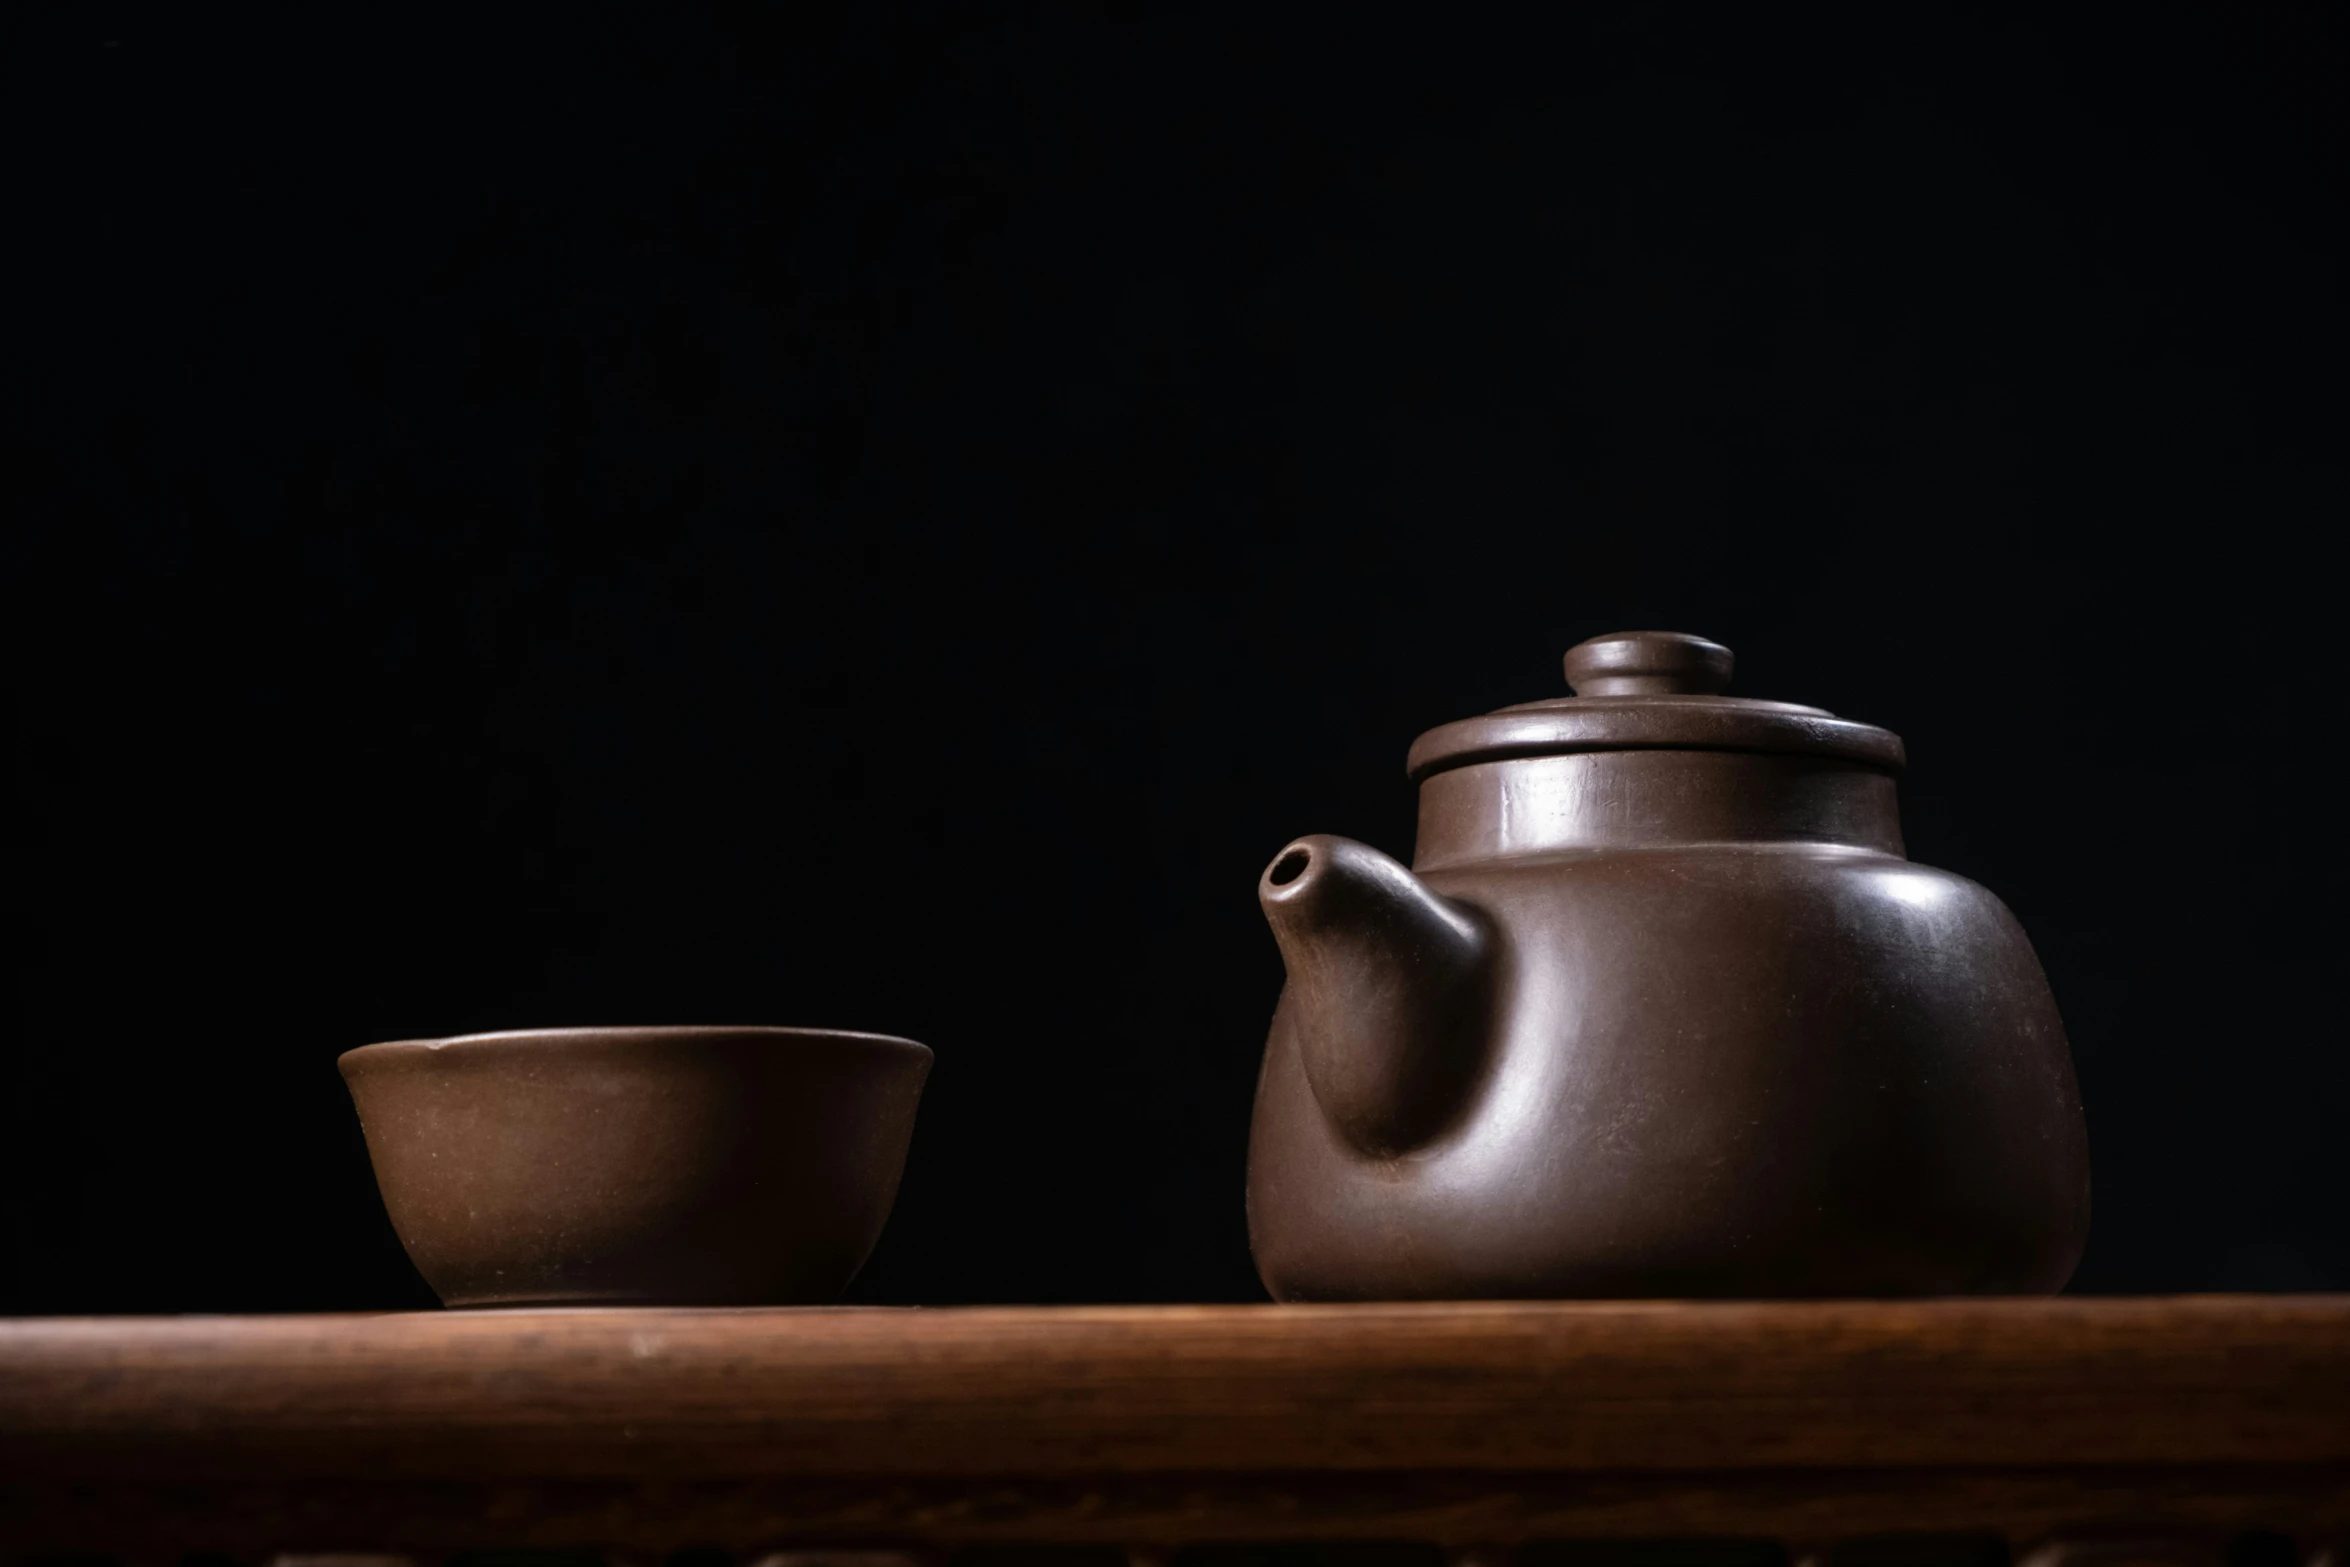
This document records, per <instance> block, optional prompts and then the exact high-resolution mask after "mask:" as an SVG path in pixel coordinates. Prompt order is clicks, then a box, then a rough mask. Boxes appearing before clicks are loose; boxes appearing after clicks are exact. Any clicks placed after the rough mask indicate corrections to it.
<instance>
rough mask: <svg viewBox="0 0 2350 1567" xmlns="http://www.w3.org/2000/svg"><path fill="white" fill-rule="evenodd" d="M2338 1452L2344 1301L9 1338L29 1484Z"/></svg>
mask: <svg viewBox="0 0 2350 1567" xmlns="http://www.w3.org/2000/svg"><path fill="white" fill-rule="evenodd" d="M2345 1464H2350V1300H2344V1299H2339V1298H2316V1297H2300V1298H2294V1297H2268V1298H2261V1297H2247V1298H2238V1299H2225V1298H2216V1297H2207V1298H2183V1299H2169V1300H2035V1301H2021V1300H2010V1301H1950V1302H1925V1303H1915V1304H1884V1303H1871V1304H1844V1303H1822V1304H1784V1303H1773V1304H1723V1305H1669V1304H1660V1305H1643V1304H1572V1305H1560V1304H1490V1305H1485V1304H1470V1305H1444V1306H1354V1307H1272V1306H1267V1307H1174V1308H1131V1309H1107V1308H1105V1309H1080V1310H994V1309H990V1310H938V1311H931V1310H899V1311H891V1310H834V1311H574V1312H512V1313H488V1312H485V1313H457V1312H451V1313H428V1314H416V1315H401V1316H374V1317H368V1316H345V1317H278V1318H268V1317H249V1318H175V1319H143V1320H122V1319H114V1320H51V1321H16V1322H10V1323H7V1324H5V1325H0V1473H5V1474H8V1475H10V1476H12V1477H15V1479H17V1480H19V1481H23V1480H30V1479H36V1478H39V1479H49V1480H58V1481H65V1480H73V1479H77V1478H79V1479H87V1480H104V1481H107V1482H110V1483H115V1482H123V1481H127V1480H132V1479H139V1478H154V1479H200V1478H204V1477H207V1476H211V1477H218V1478H222V1479H237V1480H241V1481H247V1482H252V1481H261V1480H274V1479H293V1478H304V1477H307V1478H312V1479H336V1478H364V1479H368V1480H370V1481H376V1482H380V1481H388V1480H393V1479H402V1480H412V1481H430V1480H435V1479H448V1480H462V1481H468V1482H470V1481H479V1480H487V1479H496V1478H511V1479H518V1480H530V1481H558V1480H594V1479H614V1480H625V1481H628V1482H631V1483H642V1482H649V1481H660V1480H693V1481H697V1482H700V1481H709V1480H713V1479H724V1480H740V1481H755V1480H760V1479H772V1478H781V1477H788V1478H791V1479H793V1480H796V1481H806V1480H809V1479H812V1478H821V1477H855V1478H856V1479H858V1480H859V1481H860V1482H878V1481H887V1480H904V1481H909V1482H916V1481H919V1482H925V1483H927V1482H933V1481H938V1480H942V1479H974V1478H984V1477H989V1476H1003V1477H1016V1478H1018V1479H1019V1480H1021V1481H1022V1482H1023V1483H1030V1482H1036V1481H1042V1480H1049V1479H1052V1478H1054V1477H1070V1476H1085V1477H1095V1478H1102V1477H1109V1478H1115V1477H1117V1476H1122V1475H1124V1476H1186V1475H1189V1476H1216V1475H1245V1474H1251V1473H1258V1474H1262V1473H1288V1474H1309V1475H1310V1474H1341V1475H1342V1474H1364V1473H1380V1472H1410V1471H1427V1472H1439V1471H1440V1472H1446V1473H1452V1474H1474V1473H1480V1472H1483V1473H1545V1474H1553V1475H1574V1474H1593V1475H1598V1474H1606V1475H1613V1476H1637V1475H1639V1474H1642V1473H1672V1472H1679V1473H1684V1474H1686V1473H1689V1472H1694V1471H1703V1472H1707V1473H1710V1474H1715V1475H1725V1474H1735V1473H1739V1472H1750V1471H1772V1472H1801V1471H1806V1470H1839V1471H1886V1470H1903V1469H1920V1470H1924V1469H1968V1470H2004V1471H2024V1470H2034V1469H2055V1470H2077V1469H2080V1468H2083V1467H2096V1466H2123V1467H2127V1466H2139V1467H2144V1466H2207V1467H2208V1466H2236V1467H2239V1468H2241V1467H2246V1466H2262V1465H2276V1466H2298V1467H2300V1468H2302V1469H2305V1470H2317V1471H2326V1472H2330V1471H2331V1470H2332V1469H2333V1468H2335V1467H2337V1466H2341V1465H2345ZM2326 1483H2328V1484H2332V1483H2333V1482H2331V1481H2328V1482H2326Z"/></svg>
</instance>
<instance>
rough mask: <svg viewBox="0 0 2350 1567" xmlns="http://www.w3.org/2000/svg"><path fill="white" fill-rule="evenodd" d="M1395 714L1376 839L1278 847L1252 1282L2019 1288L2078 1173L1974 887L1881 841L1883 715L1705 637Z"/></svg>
mask: <svg viewBox="0 0 2350 1567" xmlns="http://www.w3.org/2000/svg"><path fill="white" fill-rule="evenodd" d="M1566 664H1567V670H1568V675H1569V678H1570V679H1571V680H1573V681H1575V682H1576V689H1577V690H1578V691H1584V690H1590V691H1593V692H1596V693H1597V694H1596V695H1593V696H1588V697H1578V698H1574V699H1569V700H1562V701H1555V702H1548V703H1538V704H1531V705H1529V706H1528V707H1524V708H1513V709H1507V710H1505V711H1504V712H1503V713H1500V714H1496V715H1493V716H1492V717H1490V718H1485V719H1470V720H1466V721H1464V722H1462V723H1457V724H1449V725H1446V726H1444V727H1442V728H1440V729H1437V730H1432V731H1430V733H1429V734H1427V735H1423V736H1422V737H1421V739H1420V741H1419V742H1418V743H1417V744H1415V745H1414V746H1413V748H1412V754H1411V759H1410V769H1411V772H1412V775H1413V776H1414V777H1415V778H1417V779H1419V780H1420V783H1421V792H1420V834H1419V847H1418V853H1417V856H1416V858H1415V862H1414V869H1411V870H1407V869H1405V868H1404V867H1403V866H1401V865H1399V864H1397V863H1396V862H1395V861H1393V860H1391V859H1389V858H1388V857H1387V856H1386V855H1383V854H1381V853H1379V852H1378V851H1377V850H1375V849H1371V848H1369V847H1367V846H1365V845H1362V844H1358V843H1353V842H1350V841H1348V840H1346V839H1339V838H1330V837H1310V838H1302V839H1299V840H1297V841H1296V842H1295V843H1293V844H1292V845H1290V846H1289V847H1288V848H1286V849H1284V850H1283V851H1282V852H1281V854H1279V855H1278V856H1276V857H1275V859H1274V861H1273V864H1272V865H1271V866H1270V867H1268V869H1267V871H1266V873H1265V875H1264V877H1263V879H1262V880H1261V882H1260V884H1259V888H1258V892H1259V897H1260V899H1261V901H1262V903H1263V905H1264V908H1265V913H1266V917H1267V919H1268V920H1269V921H1270V922H1271V924H1272V927H1273V933H1274V935H1275V938H1276V939H1277V940H1278V941H1279V943H1280V946H1281V950H1282V955H1283V958H1284V960H1285V961H1286V962H1287V964H1288V967H1289V974H1290V981H1289V984H1288V986H1287V987H1286V989H1285V990H1284V993H1283V996H1282V1000H1281V1004H1280V1006H1279V1009H1278V1010H1277V1012H1276V1014H1275V1017H1274V1021H1273V1029H1272V1035H1271V1038H1270V1040H1269V1041H1268V1043H1267V1046H1266V1054H1265V1063H1264V1069H1263V1074H1262V1077H1261V1080H1260V1083H1259V1087H1258V1097H1257V1108H1256V1118H1255V1123H1254V1127H1253V1131H1252V1136H1251V1143H1250V1153H1249V1226H1250V1236H1251V1241H1252V1244H1253V1246H1254V1249H1255V1252H1256V1257H1257V1264H1258V1268H1259V1270H1260V1272H1261V1273H1262V1275H1263V1277H1264V1280H1265V1283H1266V1285H1267V1287H1268V1288H1269V1289H1271V1290H1272V1292H1273V1293H1274V1294H1275V1295H1276V1296H1277V1297H1279V1298H1281V1299H1285V1300H1344V1299H1382V1298H1386V1299H1406V1298H1444V1297H1464V1298H1465V1297H1509V1296H1522V1297H1541V1296H1576V1295H1589V1296H1640V1295H1678V1296H1740V1295H1743V1296H1832V1295H1858V1296H1866V1295H1893V1296H1900V1295H1941V1294H1969V1293H2040V1292H2051V1291H2054V1290H2057V1289H2059V1288H2061V1287H2062V1286H2063V1284H2064V1282H2065V1281H2066V1279H2068V1278H2069V1277H2070V1276H2071V1273H2072V1269H2073V1266H2074V1264H2075V1262H2076V1261H2077V1260H2078V1258H2079V1256H2080V1252H2081V1247H2082V1245H2083V1244H2084V1242H2085V1241H2086V1238H2087V1233H2088V1219H2089V1167H2088V1148H2087V1136H2086V1130H2085V1127H2084V1125H2083V1122H2082V1117H2081V1109H2080V1102H2079V1095H2078V1091H2077V1089H2076V1087H2075V1084H2074V1079H2073V1069H2072V1058H2071V1053H2070V1051H2069V1049H2068V1048H2067V1046H2066V1043H2065V1038H2064V1032H2063V1026H2062V1024H2061V1022H2060V1020H2059V1019H2058V1017H2057V1013H2056V1007H2055V1002H2054V1000H2053V998H2052V997H2051V996H2050V994H2049V991H2048V985H2047V981H2046V979H2045V977H2044V976H2043V975H2042V973H2041V970H2040V965H2039V962H2038V960H2037V958H2036V957H2035V956H2034V955H2033V952H2032V950H2031V946H2030V943H2029V942H2028V941H2027V940H2026V938H2025V936H2024V933H2023V931H2022V929H2021V928H2020V927H2019V926H2018V925H2017V924H2016V922H2015V919H2014V918H2013V916H2011V915H2010V914H2009V913H2008V911H2007V910H2006V908H2005V907H2004V906H2003V905H2001V903H2000V902H1999V900H1998V899H1997V898H1995V897H1993V896H1992V895H1991V894H1990V893H1988V892H1986V891H1985V890H1984V889H1983V888H1981V887H1979V886H1977V885H1975V884H1974V883H1972V882H1969V881H1967V880H1965V879H1964V878H1961V877H1958V876H1953V875H1950V874H1948V873H1946V872H1942V871H1937V870H1932V869H1930V868H1928V867H1925V866H1921V865H1915V864H1912V863H1911V862H1909V861H1908V860H1907V859H1906V858H1904V857H1903V853H1902V841H1901V828H1900V821H1899V816H1898V809H1897V799H1896V793H1895V785H1894V777H1893V773H1894V769H1895V768H1897V767H1898V766H1899V765H1900V761H1901V755H1902V752H1901V744H1900V741H1899V740H1898V739H1897V738H1896V737H1894V736H1892V735H1890V734H1888V733H1886V732H1885V731H1883V730H1881V729H1873V728H1871V727H1869V726H1868V725H1865V724H1855V723H1850V722H1847V721H1845V720H1841V719H1836V718H1833V717H1831V716H1830V715H1828V714H1825V713H1822V712H1820V711H1818V710H1817V709H1812V708H1801V707H1794V706H1791V705H1789V704H1784V703H1770V702H1751V701H1742V700H1738V699H1733V698H1728V697H1722V696H1719V695H1717V694H1715V693H1717V692H1718V691H1719V689H1720V687H1721V685H1722V684H1724V683H1726V681H1727V679H1728V675H1729V671H1730V655H1729V652H1728V650H1727V649H1724V648H1721V647H1719V646H1718V645H1716V644H1713V643H1709V642H1705V641H1703V640H1702V639H1700V638H1694V637H1686V636H1680V635H1677V634H1673V633H1657V632H1642V633H1628V634H1623V635H1619V636H1613V637H1604V638H1598V639H1595V640H1594V641H1592V642H1588V643H1585V644H1583V645H1582V646H1581V647H1578V648H1577V649H1575V650H1574V651H1573V652H1571V653H1569V654H1568V655H1567V659H1566Z"/></svg>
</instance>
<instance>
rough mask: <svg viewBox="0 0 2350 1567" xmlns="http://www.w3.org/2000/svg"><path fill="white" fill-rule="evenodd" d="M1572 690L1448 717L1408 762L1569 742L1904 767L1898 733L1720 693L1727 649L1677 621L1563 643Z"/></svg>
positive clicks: (1426, 767)
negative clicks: (1478, 714) (1674, 626)
mask: <svg viewBox="0 0 2350 1567" xmlns="http://www.w3.org/2000/svg"><path fill="white" fill-rule="evenodd" d="M1566 666H1567V686H1568V689H1570V690H1572V691H1573V692H1574V693H1575V694H1574V695H1573V696H1570V697H1555V698H1553V699H1552V700H1550V701H1547V702H1524V703H1520V704H1519V705H1518V706H1516V707H1505V708H1502V709H1501V710H1500V711H1498V712H1493V713H1487V714H1486V715H1485V716H1484V717H1482V718H1463V719H1460V720H1458V721H1457V722H1454V723H1449V724H1440V725H1438V726H1437V727H1436V728H1434V729H1431V730H1429V731H1428V732H1427V733H1426V734H1424V735H1422V736H1420V738H1419V739H1417V740H1415V741H1413V742H1412V753H1411V757H1410V759H1409V761H1408V762H1406V764H1405V766H1406V769H1407V771H1409V772H1410V774H1411V778H1412V781H1413V782H1414V783H1418V782H1419V781H1420V780H1421V779H1423V778H1426V777H1427V776H1428V775H1429V774H1431V773H1441V772H1444V771H1446V770H1447V769H1449V768H1454V767H1466V766H1468V765H1470V764H1471V763H1473V762H1497V761H1503V760H1506V759H1508V758H1510V757H1518V756H1557V755H1561V754H1564V753H1566V752H1569V751H1625V750H1677V751H1778V752H1792V753H1795V754H1798V755H1805V756H1829V757H1835V758H1836V759H1838V760H1840V761H1846V762H1860V763H1863V764H1865V765H1867V766H1870V767H1881V768H1884V769H1886V770H1887V771H1899V770H1900V768H1901V765H1902V762H1903V760H1904V757H1903V753H1902V748H1901V737H1900V736H1899V735H1897V734H1894V733H1893V732H1892V731H1891V730H1889V729H1879V728H1877V727H1876V726H1875V725H1874V724H1856V723H1854V722H1853V721H1852V720H1850V719H1848V718H1838V717H1836V716H1835V715H1834V714H1832V713H1829V712H1827V711H1826V710H1824V709H1822V708H1817V707H1802V706H1798V705H1797V704H1795V703H1793V702H1764V701H1758V700H1756V699H1755V698H1752V697H1739V696H1723V695H1721V690H1722V688H1723V687H1724V686H1726V685H1728V684H1729V683H1730V666H1731V657H1730V650H1729V649H1728V648H1726V647H1724V646H1722V645H1721V644H1720V643H1718V642H1708V641H1707V640H1706V639H1705V638H1703V637H1693V636H1690V635H1688V634H1686V633H1684V632H1679V631H1618V632H1613V633H1610V634H1609V635H1607V636H1604V637H1593V638H1592V639H1591V640H1590V641H1588V642H1584V643H1581V644H1578V645H1577V646H1575V647H1573V648H1571V649H1569V650H1568V652H1567V657H1566Z"/></svg>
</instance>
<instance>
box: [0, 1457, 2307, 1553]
mask: <svg viewBox="0 0 2350 1567" xmlns="http://www.w3.org/2000/svg"><path fill="white" fill-rule="evenodd" d="M2247 1529H2260V1530H2268V1531H2277V1532H2281V1533H2285V1534H2289V1535H2295V1536H2298V1537H2300V1538H2302V1539H2304V1540H2324V1539H2329V1538H2340V1537H2342V1535H2343V1534H2344V1533H2345V1531H2350V1471H2345V1470H2343V1469H2339V1468H2337V1469H2332V1470H2327V1471H2311V1470H2297V1469H2268V1468H2257V1469H2245V1468H2212V1469H2165V1470H2141V1469H2128V1470H2097V1469H2089V1470H2078V1471H2065V1470H2030V1471H2010V1470H1939V1469H1927V1470H1908V1471H1891V1472H1888V1471H1883V1470H1867V1471H1854V1470H1806V1471H1799V1472H1789V1471H1755V1472H1751V1473H1742V1474H1712V1475H1703V1474H1674V1475H1667V1474H1649V1475H1579V1476H1561V1475H1547V1474H1546V1475H1506V1474H1470V1475H1463V1474H1419V1475H1383V1476H1370V1475H1360V1474H1357V1475H1330V1474H1309V1475H1263V1476H1210V1477H1190V1478H1186V1479H1180V1480H1178V1479H1169V1478H1164V1477H1156V1478H1154V1477H1147V1476H1142V1477H1138V1476H1128V1475H1119V1476H1102V1477H1096V1478H1093V1479H1065V1480H1040V1481H1011V1480H977V1481H964V1482H943V1481H932V1482H922V1483H913V1482H893V1483H881V1482H858V1481H845V1480H835V1481H785V1480H761V1481H717V1480H702V1481H695V1480H665V1481H664V1480H652V1481H619V1480H568V1481H508V1482H496V1483H480V1482H471V1483H469V1482H461V1481H446V1480H440V1481H418V1480H385V1481H376V1482H369V1481H359V1480H336V1481H309V1482H285V1481H279V1482H266V1483H246V1482H230V1483H222V1482H189V1481H164V1482H144V1483H141V1482H107V1481H86V1480H73V1481H29V1482H28V1481H20V1480H7V1479H0V1546H5V1547H8V1548H9V1549H10V1550H11V1552H12V1553H16V1554H31V1553H36V1552H42V1551H68V1550H70V1551H91V1550H111V1551H118V1552H122V1553H125V1554H128V1555H132V1556H134V1557H142V1556H154V1555H162V1554H167V1553H170V1552H179V1551H188V1550H202V1551H210V1552H220V1553H224V1554H230V1555H236V1556H243V1557H249V1558H258V1557H261V1556H265V1555H267V1554H268V1553H270V1552H273V1551H281V1550H283V1551H301V1552H320V1553H326V1552H334V1553H344V1552H367V1551H384V1550H396V1551H405V1552H415V1553H418V1554H421V1555H424V1556H427V1557H430V1556H433V1555H436V1554H439V1553H444V1552H451V1551H462V1550H479V1549H485V1548H494V1549H501V1550H516V1549H546V1550H578V1549H590V1550H616V1551H620V1552H624V1553H632V1554H638V1555H657V1554H659V1553H664V1552H668V1551H674V1550H678V1549H681V1548H686V1547H694V1546H700V1547H718V1548H722V1549H725V1550H729V1551H734V1552H739V1553H743V1554H745V1555H749V1554H752V1553H756V1552H759V1551H764V1550H768V1549H772V1548H776V1547H784V1546H793V1545H799V1546H806V1545H819V1546H853V1545H859V1544H865V1545H901V1546H902V1545H918V1546H927V1547H934V1548H938V1549H941V1550H953V1549H956V1548H958V1547H962V1546H970V1545H989V1544H998V1545H1023V1544H1055V1545H1100V1546H1119V1547H1127V1548H1133V1547H1137V1546H1158V1547H1162V1548H1164V1549H1165V1550H1166V1551H1172V1550H1173V1549H1174V1548H1176V1547H1180V1546H1185V1545H1201V1544H1217V1543H1224V1544H1268V1543H1282V1542H1291V1543H1327V1542H1337V1541H1422V1542H1431V1543H1435V1544H1440V1545H1447V1546H1459V1545H1491V1544H1513V1543H1520V1542H1524V1541H1529V1540H1572V1539H1641V1538H1649V1539H1658V1538H1663V1539H1689V1538H1695V1537H1723V1538H1745V1539H1792V1540H1810V1541H1833V1540H1839V1539H1849V1538H1854V1537H1861V1536H1876V1535H1897V1534H1916V1533H1974V1532H1981V1533H1987V1534H2000V1535H2005V1536H2007V1537H2008V1538H2010V1539H2012V1540H2014V1541H2016V1542H2017V1543H2018V1544H2026V1543H2029V1542H2031V1541H2034V1540H2037V1539H2041V1538H2045V1537H2047V1536H2050V1535H2058V1534H2078V1535H2083V1536H2086V1537H2090V1538H2146V1537H2149V1536H2156V1537H2169V1538H2174V1539H2185V1540H2191V1541H2203V1542H2214V1543H2220V1542H2224V1541H2225V1540H2226V1539H2227V1538H2228V1537H2229V1536H2230V1535H2231V1534H2234V1533H2236V1532H2239V1531H2242V1530H2247Z"/></svg>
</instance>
